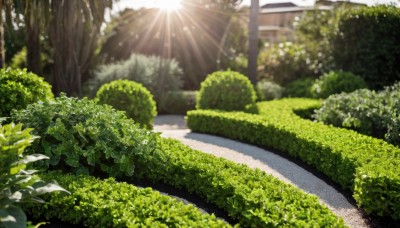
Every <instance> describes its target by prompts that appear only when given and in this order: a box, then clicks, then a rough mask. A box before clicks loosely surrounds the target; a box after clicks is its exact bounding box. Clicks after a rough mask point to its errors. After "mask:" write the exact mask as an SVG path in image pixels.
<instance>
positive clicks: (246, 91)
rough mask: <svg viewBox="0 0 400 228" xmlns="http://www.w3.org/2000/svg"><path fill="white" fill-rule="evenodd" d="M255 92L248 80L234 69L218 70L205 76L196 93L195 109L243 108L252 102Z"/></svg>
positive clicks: (230, 109)
mask: <svg viewBox="0 0 400 228" xmlns="http://www.w3.org/2000/svg"><path fill="white" fill-rule="evenodd" d="M255 100H256V93H255V91H254V88H253V85H252V84H251V82H250V80H249V79H248V78H247V77H246V76H244V75H242V74H240V73H238V72H234V71H218V72H214V73H212V74H210V75H208V76H207V78H206V80H204V81H203V82H202V83H201V85H200V91H199V93H198V94H197V101H196V108H197V109H221V110H227V111H233V110H245V107H246V105H249V104H254V103H255Z"/></svg>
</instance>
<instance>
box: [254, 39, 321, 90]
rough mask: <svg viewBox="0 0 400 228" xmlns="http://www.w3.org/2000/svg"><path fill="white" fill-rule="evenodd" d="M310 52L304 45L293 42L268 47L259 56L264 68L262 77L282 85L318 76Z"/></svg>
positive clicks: (259, 63) (260, 63)
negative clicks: (312, 66) (312, 64)
mask: <svg viewBox="0 0 400 228" xmlns="http://www.w3.org/2000/svg"><path fill="white" fill-rule="evenodd" d="M309 61H310V56H309V54H308V53H307V52H306V51H305V49H304V47H303V46H301V45H297V44H292V43H280V44H277V45H272V46H270V47H267V48H266V49H265V50H263V51H261V52H260V54H259V57H258V65H259V66H260V67H261V68H263V72H262V73H259V74H261V75H260V77H261V78H265V79H268V80H272V81H274V82H277V83H279V84H280V85H283V86H285V85H287V84H288V83H290V82H292V81H295V80H297V79H300V78H304V77H306V76H307V77H309V76H315V77H316V76H317V73H318V72H314V71H313V70H312V68H311V66H310V65H311V62H309Z"/></svg>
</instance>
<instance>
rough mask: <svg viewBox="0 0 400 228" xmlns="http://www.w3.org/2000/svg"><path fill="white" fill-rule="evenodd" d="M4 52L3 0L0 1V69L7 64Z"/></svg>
mask: <svg viewBox="0 0 400 228" xmlns="http://www.w3.org/2000/svg"><path fill="white" fill-rule="evenodd" d="M5 56H6V53H5V50H4V25H3V0H0V68H3V67H4V63H5Z"/></svg>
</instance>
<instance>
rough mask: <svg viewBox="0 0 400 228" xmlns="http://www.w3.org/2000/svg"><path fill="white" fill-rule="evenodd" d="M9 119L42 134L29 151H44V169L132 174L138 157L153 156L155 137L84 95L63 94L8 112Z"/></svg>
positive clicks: (122, 114) (100, 173)
mask: <svg viewBox="0 0 400 228" xmlns="http://www.w3.org/2000/svg"><path fill="white" fill-rule="evenodd" d="M11 116H12V120H14V121H15V122H22V123H24V124H25V126H28V127H32V128H34V129H35V130H34V132H35V134H37V135H41V136H42V138H40V140H38V143H35V144H33V146H32V149H31V150H29V152H30V153H34V152H39V153H44V154H45V155H47V156H49V157H50V160H49V161H47V162H45V163H43V165H44V166H45V167H48V166H50V167H52V168H54V169H61V170H63V171H65V172H73V173H78V174H79V173H84V174H92V175H104V174H105V175H107V176H124V175H127V176H131V175H133V173H134V170H135V169H140V167H137V163H138V162H137V156H138V155H139V154H144V155H143V156H144V157H145V155H146V156H151V154H152V152H153V151H154V150H155V144H156V139H155V136H154V135H153V134H150V133H149V132H148V131H146V130H144V129H141V128H140V127H139V126H138V125H136V124H135V123H134V122H133V120H131V119H128V118H127V117H126V116H125V114H124V113H123V112H120V111H116V110H114V109H112V108H111V107H110V106H107V105H98V104H96V102H95V101H91V100H88V99H86V98H85V99H82V100H78V99H75V98H68V97H65V96H64V95H62V96H61V97H59V98H56V100H55V101H54V102H44V103H37V104H32V105H29V106H28V107H27V108H26V109H25V110H20V111H15V112H13V113H12V115H11Z"/></svg>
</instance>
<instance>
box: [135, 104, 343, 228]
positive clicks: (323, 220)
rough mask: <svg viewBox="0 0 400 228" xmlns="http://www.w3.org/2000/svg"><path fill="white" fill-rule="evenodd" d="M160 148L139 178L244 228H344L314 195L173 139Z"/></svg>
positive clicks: (163, 141)
mask: <svg viewBox="0 0 400 228" xmlns="http://www.w3.org/2000/svg"><path fill="white" fill-rule="evenodd" d="M190 112H192V111H190ZM190 112H189V113H190ZM235 131H238V130H237V129H236V130H235ZM160 147H161V148H160V149H161V151H162V153H157V156H153V157H152V158H151V159H149V160H148V161H147V163H146V164H147V166H146V168H145V169H142V170H141V171H142V172H143V175H142V176H144V177H146V178H147V179H150V180H152V181H153V182H155V183H158V182H164V183H167V184H169V185H173V186H175V187H176V188H185V189H187V190H188V191H189V192H190V193H195V194H196V195H199V196H201V197H203V198H204V199H205V200H206V201H207V202H211V203H213V204H215V205H216V206H218V207H219V208H221V209H223V210H225V211H226V212H228V214H229V216H230V217H232V218H233V219H235V220H237V221H239V224H240V225H241V226H243V227H304V226H310V227H344V224H343V220H342V219H340V218H338V217H336V216H335V215H334V214H333V213H332V212H331V211H330V210H329V209H328V208H327V207H326V206H323V205H322V204H321V203H320V202H319V200H318V198H317V197H315V196H313V195H309V194H307V193H304V192H303V191H301V190H299V189H298V188H296V187H294V186H292V185H289V184H285V183H283V182H282V181H280V180H278V179H277V178H275V177H273V176H271V175H269V174H266V173H265V172H263V171H261V170H259V169H251V168H249V167H247V166H246V165H242V164H236V163H234V162H231V161H227V160H225V159H223V158H216V157H215V156H213V155H210V154H206V153H203V152H200V151H196V150H193V149H191V148H189V147H188V146H185V145H183V144H182V143H181V142H179V141H177V140H173V139H164V138H160Z"/></svg>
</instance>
